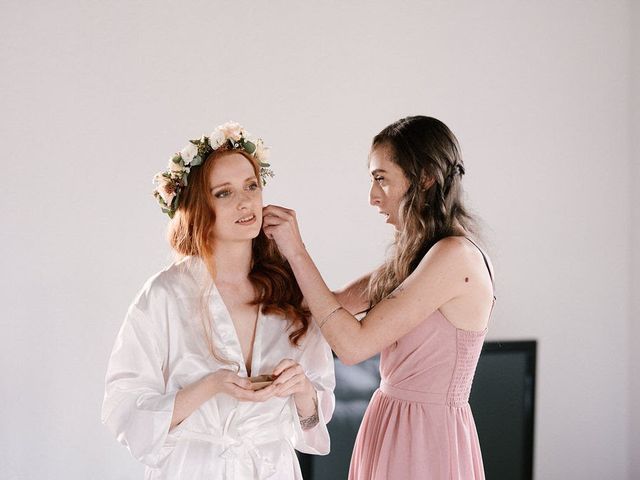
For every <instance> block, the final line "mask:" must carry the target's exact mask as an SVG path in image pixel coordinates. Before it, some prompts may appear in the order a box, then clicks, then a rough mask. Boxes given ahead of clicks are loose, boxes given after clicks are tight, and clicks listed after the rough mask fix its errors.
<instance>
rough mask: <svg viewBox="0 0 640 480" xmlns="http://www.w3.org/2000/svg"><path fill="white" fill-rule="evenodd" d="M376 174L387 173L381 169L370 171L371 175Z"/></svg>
mask: <svg viewBox="0 0 640 480" xmlns="http://www.w3.org/2000/svg"><path fill="white" fill-rule="evenodd" d="M378 173H387V171H386V170H383V169H381V168H376V169H375V170H371V175H377V174H378Z"/></svg>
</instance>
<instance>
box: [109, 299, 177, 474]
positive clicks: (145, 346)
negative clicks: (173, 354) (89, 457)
mask: <svg viewBox="0 0 640 480" xmlns="http://www.w3.org/2000/svg"><path fill="white" fill-rule="evenodd" d="M145 310H147V309H145ZM150 317H151V316H150V315H149V314H148V313H146V311H143V310H142V309H141V308H139V306H138V305H136V304H134V305H132V306H131V307H130V308H129V311H128V313H127V316H126V318H125V320H124V323H123V325H122V327H121V328H120V331H119V333H118V336H117V338H116V341H115V345H114V347H113V351H112V353H111V357H110V359H109V366H108V368H107V375H106V380H105V384H106V385H105V396H104V402H103V404H102V423H104V424H105V425H106V426H107V428H108V429H109V430H111V431H112V432H113V434H114V435H115V436H116V438H117V440H118V441H119V442H120V443H121V444H123V445H124V446H126V447H127V448H128V449H129V451H130V452H131V455H133V456H134V457H135V458H136V459H138V460H139V461H140V462H142V463H144V464H145V465H148V466H150V467H158V466H160V465H161V464H162V463H163V460H165V459H166V458H167V457H168V455H169V453H171V450H172V449H173V445H171V443H172V442H171V441H169V439H168V438H167V437H168V433H169V427H170V424H171V418H172V416H173V407H174V401H175V396H176V393H177V392H166V391H165V390H166V388H165V380H164V375H163V365H164V362H165V359H166V358H167V349H168V347H167V340H166V334H163V332H162V330H163V328H164V327H163V325H162V324H161V322H158V321H155V322H154V321H152V319H151V318H150ZM154 320H157V319H154ZM163 337H164V339H163ZM172 436H173V435H172Z"/></svg>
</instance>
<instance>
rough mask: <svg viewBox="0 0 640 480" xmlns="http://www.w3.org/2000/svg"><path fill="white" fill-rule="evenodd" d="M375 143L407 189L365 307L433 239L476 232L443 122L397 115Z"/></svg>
mask: <svg viewBox="0 0 640 480" xmlns="http://www.w3.org/2000/svg"><path fill="white" fill-rule="evenodd" d="M381 145H385V146H388V147H391V150H392V151H393V158H392V160H393V162H394V163H395V164H396V165H398V166H399V167H400V168H401V169H402V171H403V173H404V175H405V176H406V178H407V180H408V181H409V188H408V189H407V192H406V193H405V194H404V197H403V199H402V201H401V203H400V213H399V222H400V225H399V226H398V229H397V231H396V234H395V240H394V243H393V247H394V248H393V254H392V256H391V258H389V259H388V260H387V261H386V262H385V263H384V264H383V265H382V266H381V267H379V268H378V269H377V270H376V271H375V272H374V273H373V275H372V276H371V279H370V281H369V287H368V297H369V301H370V303H371V306H373V305H375V304H376V303H378V302H380V301H381V300H382V299H383V298H385V297H386V296H387V295H389V294H390V293H391V292H392V291H393V290H394V289H395V288H397V287H398V285H400V283H402V282H403V281H404V280H405V279H406V278H407V277H408V276H409V275H410V274H411V272H413V271H414V270H415V269H416V267H417V266H418V264H419V263H420V260H422V257H424V255H425V254H426V253H427V252H428V251H429V249H430V248H431V247H432V246H433V245H434V244H435V243H436V242H438V241H439V240H441V239H443V238H445V237H448V236H452V235H463V234H464V232H465V231H467V232H470V233H475V232H476V221H475V219H474V218H473V216H472V215H471V214H470V213H469V212H468V210H467V209H466V207H465V206H464V200H463V191H462V175H464V172H465V170H464V163H463V161H462V156H461V154H460V146H459V145H458V140H457V139H456V137H455V136H454V135H453V133H452V132H451V130H449V128H448V127H447V126H446V125H445V124H444V123H442V122H441V121H440V120H437V119H435V118H432V117H424V116H415V117H406V118H403V119H400V120H398V121H397V122H394V123H392V124H391V125H389V126H388V127H386V128H384V129H383V130H382V131H381V132H380V133H378V134H377V135H376V136H375V137H374V138H373V142H372V145H371V150H374V149H375V148H376V147H379V146H381Z"/></svg>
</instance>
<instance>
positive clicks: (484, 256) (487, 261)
mask: <svg viewBox="0 0 640 480" xmlns="http://www.w3.org/2000/svg"><path fill="white" fill-rule="evenodd" d="M464 238H466V239H467V240H469V241H470V242H471V243H472V244H473V246H474V247H476V248H477V249H478V250H479V251H480V254H481V255H482V259H483V260H484V264H485V265H486V267H487V271H488V272H489V278H490V279H491V287H492V288H493V291H494V295H493V300H494V301H495V300H496V296H495V290H496V284H495V282H494V281H493V273H492V272H491V267H490V266H489V260H487V256H486V255H485V254H484V251H483V250H482V249H481V248H480V247H479V246H478V244H477V243H476V242H474V241H473V240H471V239H470V238H469V237H464Z"/></svg>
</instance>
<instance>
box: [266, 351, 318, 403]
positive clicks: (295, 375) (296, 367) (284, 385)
mask: <svg viewBox="0 0 640 480" xmlns="http://www.w3.org/2000/svg"><path fill="white" fill-rule="evenodd" d="M273 375H274V376H276V377H277V378H276V379H275V380H274V381H273V386H274V387H275V389H276V390H275V393H274V395H275V396H276V397H288V396H290V395H293V400H294V402H295V403H296V407H297V408H298V412H299V414H300V415H301V416H309V415H313V413H314V412H315V409H316V403H315V400H316V389H315V388H314V387H313V384H312V383H311V380H309V378H308V377H307V375H306V374H305V373H304V370H303V369H302V367H301V366H300V364H299V363H297V362H294V361H293V360H291V359H289V358H285V359H284V360H282V361H281V362H280V363H278V365H277V366H276V368H275V369H274V370H273Z"/></svg>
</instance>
